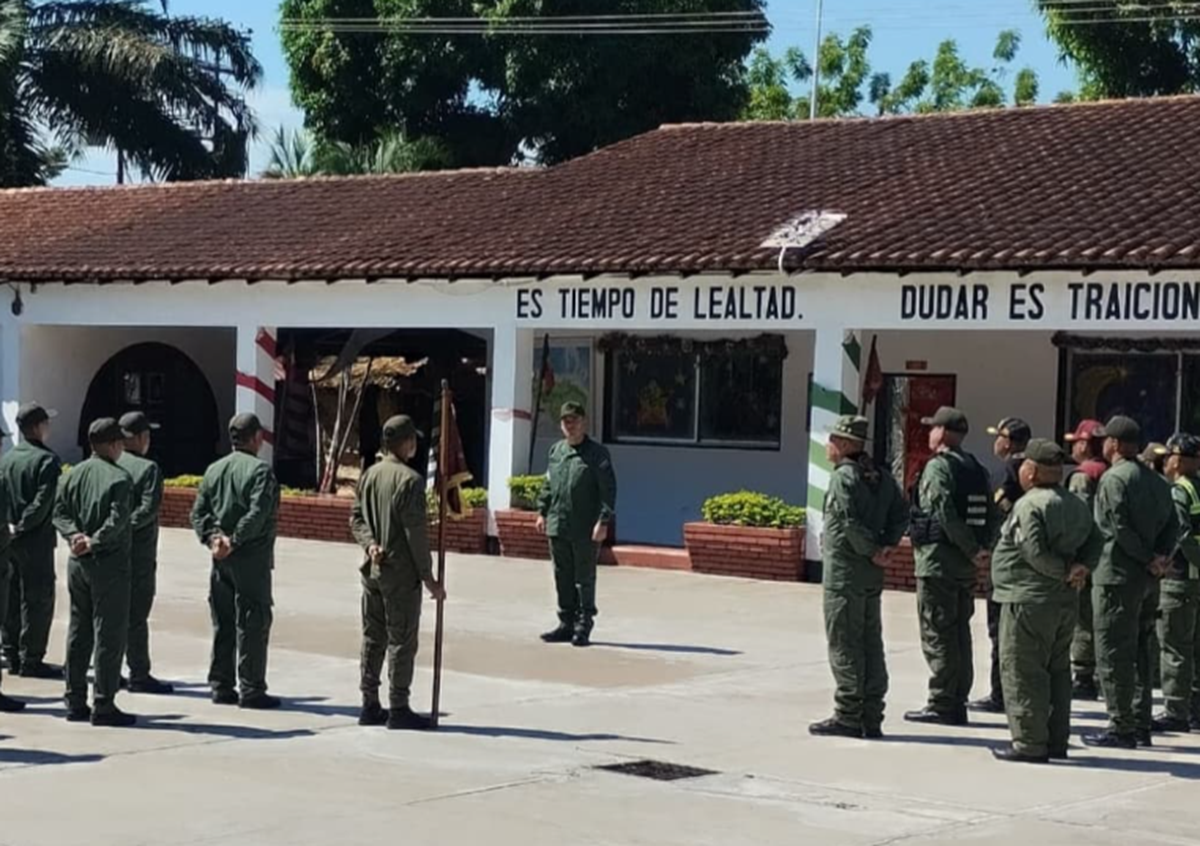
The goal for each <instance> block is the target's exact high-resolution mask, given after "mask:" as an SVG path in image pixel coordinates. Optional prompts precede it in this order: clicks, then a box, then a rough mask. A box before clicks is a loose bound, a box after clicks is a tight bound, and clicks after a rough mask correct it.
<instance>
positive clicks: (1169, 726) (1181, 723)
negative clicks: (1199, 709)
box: [1150, 713, 1192, 734]
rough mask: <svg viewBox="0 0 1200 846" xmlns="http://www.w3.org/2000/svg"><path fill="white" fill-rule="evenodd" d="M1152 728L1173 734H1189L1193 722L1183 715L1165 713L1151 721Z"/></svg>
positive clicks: (1152, 729)
mask: <svg viewBox="0 0 1200 846" xmlns="http://www.w3.org/2000/svg"><path fill="white" fill-rule="evenodd" d="M1150 730H1151V731H1157V732H1171V733H1173V734H1187V733H1188V732H1190V731H1191V730H1192V724H1191V723H1190V722H1189V721H1188V720H1185V719H1183V718H1182V717H1172V716H1171V715H1170V714H1166V713H1163V714H1159V715H1158V716H1157V717H1155V718H1154V719H1152V720H1151V721H1150Z"/></svg>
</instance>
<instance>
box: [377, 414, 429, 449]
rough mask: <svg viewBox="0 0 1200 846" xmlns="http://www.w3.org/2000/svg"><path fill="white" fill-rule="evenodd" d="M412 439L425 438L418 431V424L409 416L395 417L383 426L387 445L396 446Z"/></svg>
mask: <svg viewBox="0 0 1200 846" xmlns="http://www.w3.org/2000/svg"><path fill="white" fill-rule="evenodd" d="M410 437H418V438H421V437H424V435H422V434H421V432H420V431H418V429H417V427H416V424H414V423H413V421H412V418H411V417H409V416H408V415H407V414H397V415H396V416H395V417H389V418H388V420H387V422H386V423H384V424H383V442H384V443H385V444H395V443H399V442H400V441H403V440H405V439H406V438H410Z"/></svg>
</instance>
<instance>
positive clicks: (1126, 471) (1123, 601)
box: [1085, 417, 1176, 746]
mask: <svg viewBox="0 0 1200 846" xmlns="http://www.w3.org/2000/svg"><path fill="white" fill-rule="evenodd" d="M1105 432H1106V433H1107V434H1108V435H1109V436H1110V437H1115V438H1117V439H1119V440H1122V441H1124V442H1135V441H1136V439H1137V437H1138V435H1139V432H1140V430H1139V429H1138V427H1137V424H1136V423H1134V422H1133V421H1132V420H1128V418H1119V417H1118V418H1114V419H1113V420H1111V421H1109V423H1108V424H1107V425H1106V427H1105ZM1095 517H1096V524H1097V525H1098V526H1099V527H1100V531H1101V533H1102V534H1103V535H1104V549H1103V552H1102V553H1101V555H1100V563H1099V565H1098V566H1097V568H1096V570H1095V572H1094V573H1093V576H1092V583H1093V588H1092V604H1093V610H1094V612H1095V627H1096V668H1097V672H1098V675H1099V678H1100V684H1101V686H1102V687H1103V689H1104V696H1105V700H1106V702H1107V705H1108V713H1109V730H1108V732H1107V734H1106V735H1104V736H1103V738H1099V737H1097V738H1093V740H1101V741H1102V743H1103V745H1122V746H1128V745H1129V744H1130V743H1131V742H1134V741H1135V738H1137V737H1138V736H1139V735H1140V736H1141V737H1142V738H1143V739H1144V740H1145V741H1146V742H1148V741H1149V735H1150V719H1151V696H1152V666H1153V660H1152V656H1151V654H1150V653H1151V650H1152V649H1153V640H1154V627H1155V617H1156V615H1157V612H1158V582H1157V580H1156V579H1155V578H1154V577H1153V576H1151V574H1150V573H1149V571H1148V567H1149V565H1150V563H1151V561H1152V560H1153V559H1154V558H1155V556H1157V555H1169V554H1171V553H1172V552H1173V551H1174V549H1175V542H1176V523H1175V510H1174V505H1173V504H1172V501H1171V492H1170V488H1169V486H1168V485H1167V483H1166V482H1165V481H1164V480H1163V479H1162V477H1161V476H1159V475H1158V474H1157V473H1155V472H1154V471H1153V470H1151V469H1150V468H1148V467H1146V466H1145V465H1143V464H1141V463H1140V462H1138V461H1137V460H1135V459H1132V458H1118V459H1117V460H1116V461H1115V462H1114V463H1113V466H1112V468H1111V469H1110V470H1109V471H1108V472H1107V473H1105V474H1104V476H1103V477H1102V478H1101V479H1100V485H1099V488H1098V489H1097V491H1096V507H1095ZM1085 739H1087V738H1085Z"/></svg>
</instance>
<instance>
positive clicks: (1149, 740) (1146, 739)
mask: <svg viewBox="0 0 1200 846" xmlns="http://www.w3.org/2000/svg"><path fill="white" fill-rule="evenodd" d="M1137 745H1138V746H1153V745H1154V738H1153V737H1152V736H1151V735H1150V730H1149V729H1138V731H1137Z"/></svg>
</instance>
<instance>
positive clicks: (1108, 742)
mask: <svg viewBox="0 0 1200 846" xmlns="http://www.w3.org/2000/svg"><path fill="white" fill-rule="evenodd" d="M1081 739H1082V740H1083V745H1084V746H1095V747H1097V748H1100V749H1137V745H1138V744H1137V737H1136V736H1134V735H1132V734H1114V733H1113V732H1111V731H1101V732H1096V733H1095V734H1085V735H1084V736H1083V737H1082V738H1081Z"/></svg>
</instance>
